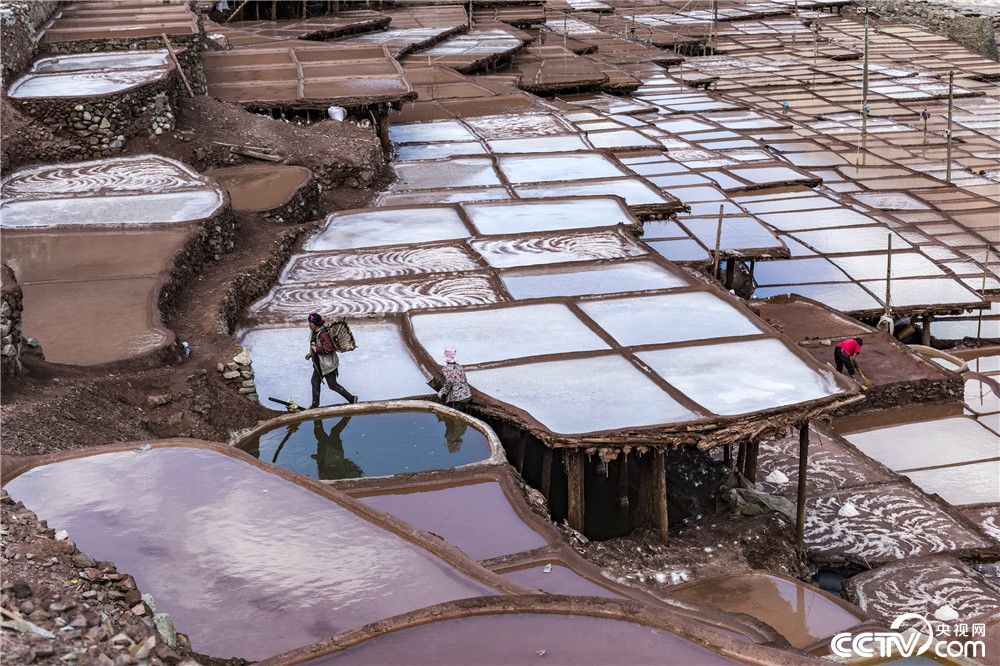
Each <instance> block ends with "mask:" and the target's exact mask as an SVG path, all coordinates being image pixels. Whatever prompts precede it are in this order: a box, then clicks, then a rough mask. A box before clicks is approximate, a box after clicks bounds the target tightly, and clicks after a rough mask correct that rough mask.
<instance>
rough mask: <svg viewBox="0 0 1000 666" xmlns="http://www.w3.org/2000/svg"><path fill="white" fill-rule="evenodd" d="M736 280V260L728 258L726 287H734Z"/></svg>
mask: <svg viewBox="0 0 1000 666" xmlns="http://www.w3.org/2000/svg"><path fill="white" fill-rule="evenodd" d="M735 280H736V261H735V260H734V259H733V258H732V257H730V258H729V259H726V289H732V288H733V282H735Z"/></svg>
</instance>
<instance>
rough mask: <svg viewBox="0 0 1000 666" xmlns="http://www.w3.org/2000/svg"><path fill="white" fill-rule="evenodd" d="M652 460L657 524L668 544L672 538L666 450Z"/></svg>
mask: <svg viewBox="0 0 1000 666" xmlns="http://www.w3.org/2000/svg"><path fill="white" fill-rule="evenodd" d="M652 458H653V460H652V463H653V490H654V492H655V494H656V504H655V507H656V524H657V527H659V528H660V540H661V541H663V543H667V542H668V541H669V538H670V536H669V530H670V517H669V514H668V512H667V465H666V463H667V452H666V450H665V449H657V450H656V452H655V453H654V454H653V456H652Z"/></svg>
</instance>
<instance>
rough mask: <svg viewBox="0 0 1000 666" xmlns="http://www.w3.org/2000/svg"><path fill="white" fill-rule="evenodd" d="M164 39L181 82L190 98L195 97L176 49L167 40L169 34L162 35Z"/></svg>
mask: <svg viewBox="0 0 1000 666" xmlns="http://www.w3.org/2000/svg"><path fill="white" fill-rule="evenodd" d="M160 36H161V37H163V43H164V44H165V45H166V47H167V53H168V54H170V59H171V60H173V61H174V67H176V68H177V73H178V74H180V75H181V81H183V82H184V88H185V89H187V93H188V97H194V91H193V90H191V84H190V83H188V78H187V76H185V74H184V70H183V69H182V68H181V63H180V61H179V60H177V54H176V53H174V47H172V46H170V40H169V39H167V33H165V32H164V33H161V34H160Z"/></svg>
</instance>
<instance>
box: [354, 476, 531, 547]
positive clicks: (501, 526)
mask: <svg viewBox="0 0 1000 666" xmlns="http://www.w3.org/2000/svg"><path fill="white" fill-rule="evenodd" d="M359 500H360V501H361V502H363V503H364V504H367V505H369V506H372V507H375V508H376V509H379V510H381V511H385V512H386V513H390V514H392V515H394V516H396V517H397V518H399V519H400V520H402V521H404V522H406V523H409V524H410V525H413V526H414V527H416V528H418V529H421V530H424V531H425V532H430V533H431V534H434V535H436V536H439V537H441V538H442V539H444V540H445V541H447V542H448V543H450V544H451V545H453V546H455V547H457V548H459V549H460V550H461V551H462V552H464V553H465V554H466V555H468V556H469V557H471V558H472V559H474V560H489V559H492V558H494V557H500V556H502V555H510V554H512V553H521V552H524V551H528V550H534V549H536V548H541V547H542V546H545V545H546V544H547V543H548V542H547V541H546V539H545V537H543V536H542V535H541V534H539V533H538V532H536V531H535V530H533V529H532V528H531V527H530V526H529V525H528V524H527V523H526V522H524V520H522V519H521V517H520V516H519V515H518V514H517V511H515V510H514V507H513V506H512V505H511V503H510V500H508V499H507V496H506V495H505V494H504V492H503V489H502V488H501V487H500V484H499V483H498V482H496V481H489V482H481V483H469V484H463V485H452V486H442V487H439V488H435V489H433V490H417V491H410V492H406V491H405V490H397V491H390V492H389V493H387V494H383V495H370V496H368V497H361V498H359Z"/></svg>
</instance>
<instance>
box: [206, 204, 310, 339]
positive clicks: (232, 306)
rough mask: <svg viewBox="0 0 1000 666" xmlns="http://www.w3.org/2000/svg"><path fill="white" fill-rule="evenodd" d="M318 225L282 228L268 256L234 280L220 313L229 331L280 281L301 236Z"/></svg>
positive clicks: (230, 332)
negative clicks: (283, 230) (279, 277)
mask: <svg viewBox="0 0 1000 666" xmlns="http://www.w3.org/2000/svg"><path fill="white" fill-rule="evenodd" d="M315 229H316V225H315V224H303V225H299V226H297V227H294V228H292V229H289V230H288V231H285V232H282V233H281V234H280V235H279V236H278V237H277V238H276V239H275V240H274V241H273V243H272V247H271V252H270V254H269V255H268V257H267V259H265V260H264V261H262V262H260V263H259V264H257V265H256V266H255V267H254V268H252V269H251V270H248V271H246V272H245V273H241V274H240V275H238V276H237V277H236V279H234V280H233V281H232V283H230V285H229V290H228V291H227V292H226V297H225V299H224V300H223V303H222V312H220V313H219V314H220V316H221V317H222V321H223V322H224V324H225V327H226V332H227V333H229V334H232V332H233V330H234V329H235V328H236V324H237V323H238V322H239V320H240V317H241V316H242V315H243V311H244V310H246V308H247V306H249V305H250V304H251V303H253V302H254V301H255V300H257V299H258V298H260V297H261V296H263V295H264V294H266V293H267V292H268V290H269V289H270V288H271V287H272V286H273V285H274V284H276V283H277V282H278V276H279V275H280V273H281V269H282V268H283V267H284V265H285V264H286V263H287V262H288V259H289V258H290V257H291V256H292V252H294V250H295V246H296V245H297V243H298V240H299V238H300V237H301V236H302V235H303V234H306V233H310V232H312V231H315Z"/></svg>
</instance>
